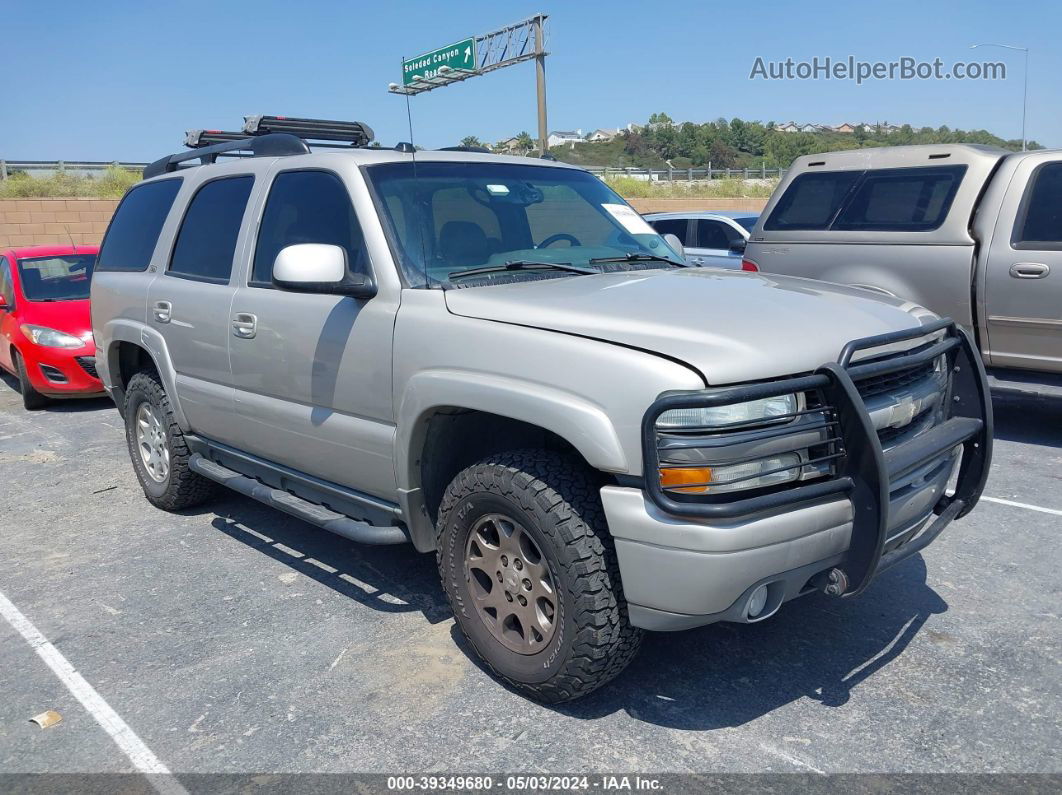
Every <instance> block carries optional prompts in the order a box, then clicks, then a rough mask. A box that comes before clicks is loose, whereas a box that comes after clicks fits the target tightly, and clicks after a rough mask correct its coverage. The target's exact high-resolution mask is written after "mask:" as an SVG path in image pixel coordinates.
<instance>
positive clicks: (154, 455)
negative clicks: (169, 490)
mask: <svg viewBox="0 0 1062 795" xmlns="http://www.w3.org/2000/svg"><path fill="white" fill-rule="evenodd" d="M136 446H137V449H138V450H139V451H140V460H141V461H142V462H143V464H144V469H146V470H147V473H148V475H149V476H150V477H151V479H152V480H154V481H155V482H156V483H163V482H165V480H166V477H167V476H168V475H169V474H170V447H169V440H168V439H167V438H166V429H165V428H164V427H163V425H162V422H161V421H160V420H159V414H158V411H156V410H155V408H154V407H153V406H152V405H151V404H150V403H141V404H140V408H138V409H137V411H136Z"/></svg>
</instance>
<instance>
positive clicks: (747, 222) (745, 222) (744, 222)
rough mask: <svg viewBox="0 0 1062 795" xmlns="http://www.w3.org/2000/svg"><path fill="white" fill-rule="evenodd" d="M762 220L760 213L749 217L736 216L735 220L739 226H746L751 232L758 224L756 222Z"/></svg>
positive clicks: (747, 230)
mask: <svg viewBox="0 0 1062 795" xmlns="http://www.w3.org/2000/svg"><path fill="white" fill-rule="evenodd" d="M758 220H760V217H759V216H758V215H753V216H751V217H749V218H734V219H733V221H734V223H735V224H737V225H738V226H742V227H744V229H745V231H746V232H751V231H752V227H754V226H756V222H757V221H758Z"/></svg>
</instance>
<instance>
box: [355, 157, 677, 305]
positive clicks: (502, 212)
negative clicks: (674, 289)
mask: <svg viewBox="0 0 1062 795" xmlns="http://www.w3.org/2000/svg"><path fill="white" fill-rule="evenodd" d="M414 169H415V172H414ZM366 172H367V173H368V175H369V179H370V181H371V182H372V184H373V186H374V187H375V189H376V193H377V195H378V196H379V199H380V204H381V207H380V210H381V212H382V213H383V215H384V216H385V217H386V220H387V222H388V225H389V226H390V229H391V233H392V239H393V240H394V242H395V244H396V245H395V248H396V251H395V254H396V256H397V257H398V259H399V261H400V262H401V265H402V268H403V269H404V271H405V274H406V278H407V279H408V281H409V283H410V284H413V285H416V286H427V287H432V286H439V285H444V284H448V283H449V282H450V280H451V278H453V279H454V281H455V282H456V280H457V279H458V277H459V276H460V274H461V273H462V272H464V271H470V270H473V269H482V268H488V269H490V268H492V267H493V266H497V268H498V269H499V270H502V269H503V268H504V266H505V264H506V263H514V262H515V263H521V262H535V263H556V264H563V265H572V266H577V267H582V268H589V269H592V270H593V271H595V272H596V271H604V270H616V269H620V268H622V269H629V268H652V267H657V268H659V267H669V265H668V263H667V262H663V263H661V262H658V261H654V260H652V259H651V258H652V257H654V256H655V257H665V258H667V259H668V260H671V261H673V262H676V263H681V262H682V260H681V258H680V257H679V255H678V254H676V253H675V252H674V251H672V250H671V248H669V247H668V245H667V244H666V243H665V242H664V240H663V239H662V238H661V237H660V236H659V235H658V234H657V233H656V232H655V231H654V230H653V228H652V227H651V226H649V224H647V223H646V222H645V221H644V220H643V219H642V217H641V216H639V215H638V214H637V213H636V212H635V211H634V210H632V209H631V208H630V206H629V205H627V203H626V202H624V201H623V199H621V198H620V197H619V196H617V195H616V194H615V193H613V192H612V191H611V190H610V189H609V188H608V187H607V186H606V185H605V184H604V183H603V182H601V180H599V179H598V178H597V177H594V176H593V175H591V174H588V173H586V172H585V171H578V170H575V169H568V168H555V167H549V166H536V165H527V166H525V165H514V164H511V163H479V162H476V163H439V162H428V163H417V164H416V166H414V165H413V164H412V163H389V164H386V165H379V166H370V167H369V168H367V169H366ZM414 174H415V176H414ZM630 256H633V257H635V258H637V257H639V256H644V257H645V258H646V261H637V260H636V261H633V262H627V261H626V258H628V257H630ZM612 258H615V259H618V260H621V261H622V263H621V264H615V263H604V262H592V261H593V260H601V259H612ZM469 275H470V276H473V274H469ZM573 275H577V274H575V273H573V271H572V270H567V271H563V270H549V271H545V270H543V269H537V270H532V269H525V270H510V271H504V270H503V272H502V273H501V274H497V275H495V276H494V277H487V278H490V280H491V281H499V280H504V281H512V280H517V279H520V280H524V279H534V278H545V277H562V276H573ZM479 278H480V277H479V275H478V274H476V279H479ZM470 281H473V280H472V279H467V280H462V282H461V283H462V284H465V283H466V282H470ZM480 283H481V282H480Z"/></svg>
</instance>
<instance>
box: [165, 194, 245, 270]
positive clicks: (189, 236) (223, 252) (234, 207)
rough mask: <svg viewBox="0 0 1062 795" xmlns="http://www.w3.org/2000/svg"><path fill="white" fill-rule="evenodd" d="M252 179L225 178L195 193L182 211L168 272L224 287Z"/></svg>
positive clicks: (234, 251)
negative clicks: (181, 219) (185, 209)
mask: <svg viewBox="0 0 1062 795" xmlns="http://www.w3.org/2000/svg"><path fill="white" fill-rule="evenodd" d="M253 186H254V177H252V176H243V177H226V178H225V179H216V180H214V181H212V182H208V183H206V184H205V185H203V186H202V187H201V188H200V189H199V190H197V191H196V193H195V196H193V197H192V201H191V202H189V204H188V209H187V211H185V214H184V220H183V221H181V228H180V230H179V231H178V232H177V242H176V243H175V244H174V246H173V254H172V256H171V257H170V268H169V271H168V272H169V273H171V274H173V275H174V276H183V277H185V278H189V279H201V280H202V281H207V282H213V283H215V284H227V283H228V281H229V275H230V274H231V273H232V259H233V257H234V256H235V255H236V240H237V238H239V236H240V224H241V222H242V221H243V213H244V210H245V209H246V208H247V198H248V197H249V196H250V195H251V188H252V187H253Z"/></svg>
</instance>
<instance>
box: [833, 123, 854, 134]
mask: <svg viewBox="0 0 1062 795" xmlns="http://www.w3.org/2000/svg"><path fill="white" fill-rule="evenodd" d="M858 126H859V125H857V124H850V123H849V122H844V123H843V124H838V125H837V126H836V127H834V128H833V131H834V132H839V133H848V134H851V133H854V132H855V131H856V127H858Z"/></svg>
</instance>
